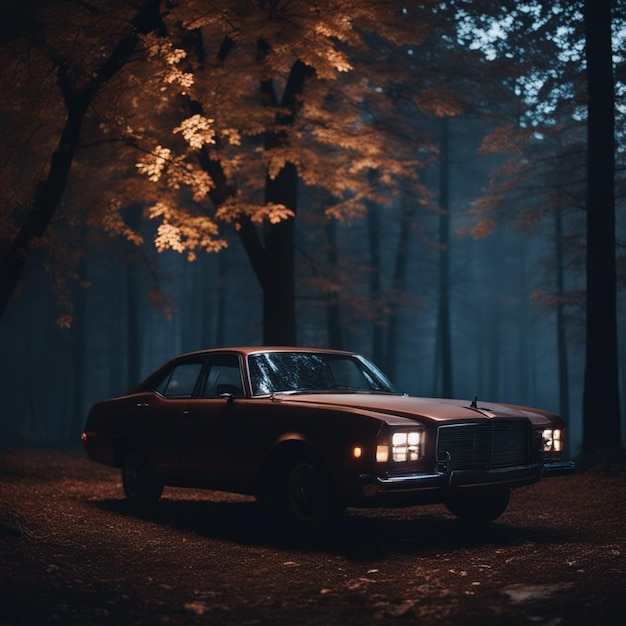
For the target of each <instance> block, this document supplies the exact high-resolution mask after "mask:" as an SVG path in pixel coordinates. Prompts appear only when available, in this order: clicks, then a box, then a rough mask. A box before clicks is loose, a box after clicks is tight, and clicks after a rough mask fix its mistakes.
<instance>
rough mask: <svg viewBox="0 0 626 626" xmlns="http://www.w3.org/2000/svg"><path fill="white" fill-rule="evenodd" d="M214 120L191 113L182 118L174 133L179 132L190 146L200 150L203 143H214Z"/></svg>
mask: <svg viewBox="0 0 626 626" xmlns="http://www.w3.org/2000/svg"><path fill="white" fill-rule="evenodd" d="M214 121H215V120H213V119H210V118H206V117H204V116H202V115H199V114H198V115H192V116H191V117H188V118H187V119H186V120H183V121H182V123H181V124H180V126H177V127H176V128H175V129H174V133H180V134H181V135H182V136H183V138H184V139H185V141H186V142H187V143H188V144H189V147H190V148H194V149H196V150H200V149H201V148H202V147H203V146H204V145H205V144H214V143H215V129H214V128H213V122H214Z"/></svg>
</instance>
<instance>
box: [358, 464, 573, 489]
mask: <svg viewBox="0 0 626 626" xmlns="http://www.w3.org/2000/svg"><path fill="white" fill-rule="evenodd" d="M575 471H576V465H575V463H572V462H557V463H544V464H535V465H524V466H522V467H507V468H502V469H491V470H454V469H452V464H451V463H449V464H448V467H447V468H446V469H444V470H442V471H436V472H432V473H421V474H401V475H394V476H377V475H375V474H361V475H360V476H359V480H360V481H361V487H362V489H363V495H364V496H367V497H370V496H375V495H377V494H380V493H397V494H400V493H405V494H408V493H412V492H414V493H417V492H422V491H429V490H430V491H434V490H439V489H442V488H446V487H488V486H495V485H509V486H511V487H519V486H522V485H527V484H532V483H535V482H538V481H539V480H541V479H542V478H552V477H555V476H566V475H569V474H573V473H574V472H575Z"/></svg>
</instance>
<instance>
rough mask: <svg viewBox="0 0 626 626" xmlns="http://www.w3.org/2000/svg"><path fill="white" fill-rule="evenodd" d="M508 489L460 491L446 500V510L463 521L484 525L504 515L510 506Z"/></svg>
mask: <svg viewBox="0 0 626 626" xmlns="http://www.w3.org/2000/svg"><path fill="white" fill-rule="evenodd" d="M510 495H511V490H510V489H509V488H508V487H496V488H476V489H470V488H468V489H459V490H458V491H456V492H454V493H452V494H450V495H449V496H448V498H447V499H446V500H445V502H444V504H445V505H446V508H447V509H448V510H449V511H450V512H451V513H453V514H454V515H456V516H457V517H460V518H461V519H463V520H465V521H467V522H471V523H479V524H484V523H488V522H491V521H493V520H495V519H497V518H498V517H500V515H502V514H503V513H504V511H505V510H506V507H507V506H508V504H509V498H510Z"/></svg>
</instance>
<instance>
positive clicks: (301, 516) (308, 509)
mask: <svg viewBox="0 0 626 626" xmlns="http://www.w3.org/2000/svg"><path fill="white" fill-rule="evenodd" d="M283 508H284V512H285V515H286V519H287V521H288V522H290V523H291V524H295V525H296V526H298V527H300V528H311V529H315V528H320V527H322V526H325V525H326V524H328V523H329V522H331V521H333V520H334V519H336V518H338V517H339V516H340V515H341V512H342V510H343V507H342V506H341V505H340V503H339V501H338V499H337V497H336V495H335V491H334V489H333V488H332V484H331V481H330V478H329V477H328V475H327V474H326V472H325V471H324V470H323V469H322V468H321V466H320V465H319V464H317V463H316V462H314V461H297V462H296V463H294V464H293V465H291V466H290V468H289V470H288V472H287V477H286V481H285V494H284V507H283Z"/></svg>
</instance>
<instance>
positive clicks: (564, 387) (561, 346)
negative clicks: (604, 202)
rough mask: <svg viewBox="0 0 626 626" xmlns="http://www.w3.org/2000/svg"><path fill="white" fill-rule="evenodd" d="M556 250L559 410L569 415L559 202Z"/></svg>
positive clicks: (563, 260)
mask: <svg viewBox="0 0 626 626" xmlns="http://www.w3.org/2000/svg"><path fill="white" fill-rule="evenodd" d="M554 239H555V252H556V288H557V295H558V301H557V305H556V332H557V354H558V363H559V412H560V413H561V415H564V416H565V417H568V416H569V412H570V409H569V368H568V359H567V336H566V332H565V310H564V309H565V306H564V298H565V276H564V274H565V252H564V250H563V214H562V210H561V203H560V201H559V206H558V207H557V212H556V216H555V224H554Z"/></svg>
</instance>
